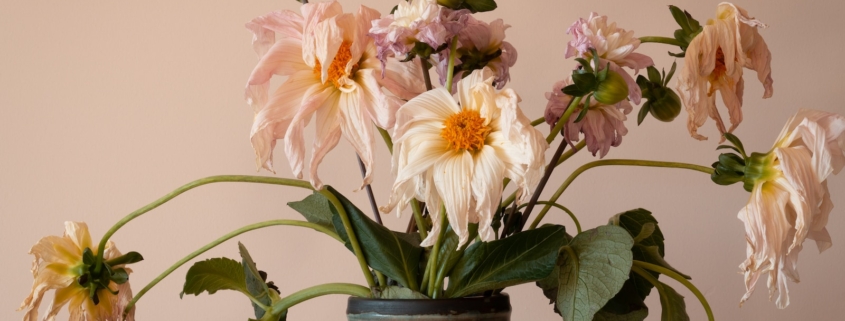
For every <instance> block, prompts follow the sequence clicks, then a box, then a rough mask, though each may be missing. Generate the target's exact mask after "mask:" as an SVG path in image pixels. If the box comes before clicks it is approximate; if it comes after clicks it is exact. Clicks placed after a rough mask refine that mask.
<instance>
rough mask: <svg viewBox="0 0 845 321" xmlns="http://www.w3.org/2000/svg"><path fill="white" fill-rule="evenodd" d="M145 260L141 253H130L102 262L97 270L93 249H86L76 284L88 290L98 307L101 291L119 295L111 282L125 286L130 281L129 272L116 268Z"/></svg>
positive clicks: (92, 300) (83, 252)
mask: <svg viewBox="0 0 845 321" xmlns="http://www.w3.org/2000/svg"><path fill="white" fill-rule="evenodd" d="M143 260H144V257H143V256H141V254H140V253H138V252H129V253H126V254H124V255H122V256H119V257H116V258H113V259H111V260H108V261H106V262H101V263H100V265H99V268H97V264H96V262H97V259H96V257H95V255H94V252H93V251H91V248H87V247H86V248H85V250H83V251H82V265H81V266H80V267H79V270H78V271H79V277H77V278H76V282H77V283H79V285H80V286H82V287H84V288H87V289H88V293H89V297H90V298H91V302H94V305H97V304H99V303H100V298H99V296H98V295H97V293H98V292H99V290H101V289H105V290H106V291H109V292H110V293H111V294H112V295H117V293H118V291H115V290H112V289H111V288H110V287H109V284H110V283H111V282H114V283H116V284H124V283H126V282H127V281H129V272H128V271H126V269H124V268H123V267H118V268H115V267H117V266H123V265H126V264H132V263H138V262H140V261H143Z"/></svg>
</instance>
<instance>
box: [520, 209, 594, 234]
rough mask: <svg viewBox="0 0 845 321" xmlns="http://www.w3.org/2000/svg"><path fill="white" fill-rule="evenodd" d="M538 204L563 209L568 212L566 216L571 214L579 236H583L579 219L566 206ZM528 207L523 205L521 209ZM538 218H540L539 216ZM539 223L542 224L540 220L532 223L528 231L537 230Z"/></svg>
mask: <svg viewBox="0 0 845 321" xmlns="http://www.w3.org/2000/svg"><path fill="white" fill-rule="evenodd" d="M537 204H540V205H551V206H554V207H557V208H559V209H561V210H562V211H564V212H566V214H569V217H570V218H572V221H573V222H575V229H576V230H578V234H581V223H580V222H578V218H577V217H575V214H574V213H572V211H570V210H569V209H568V208H566V206H563V205H560V204H558V203H555V202H546V201H538V202H537ZM526 205H527V204H522V205H520V206H519V208H523V207H525V206H526ZM537 218H539V216H538V217H537ZM539 223H540V220H538V219H535V220H534V222H532V223H531V226H529V227H528V229H529V230H533V229H535V228H537V224H539Z"/></svg>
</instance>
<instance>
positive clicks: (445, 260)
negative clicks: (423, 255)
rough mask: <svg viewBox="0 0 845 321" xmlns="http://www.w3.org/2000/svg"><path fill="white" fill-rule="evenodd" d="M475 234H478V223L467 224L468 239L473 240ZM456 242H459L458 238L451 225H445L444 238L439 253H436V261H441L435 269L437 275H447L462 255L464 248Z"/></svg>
mask: <svg viewBox="0 0 845 321" xmlns="http://www.w3.org/2000/svg"><path fill="white" fill-rule="evenodd" d="M476 236H478V224H469V237H468V239H469V240H473V239H475V237H476ZM458 242H460V239H459V238H458V235H457V234H455V232H454V231H453V230H452V226H449V227H447V228H446V238H445V239H444V240H443V243H442V244H441V245H440V254H438V255H437V257H438V258H439V259H438V262H439V263H441V265H440V266H439V267H438V269H437V274H438V275H449V273H451V272H452V269H453V268H454V267H455V265H456V264H458V261H460V259H461V257H463V255H464V252H465V250H462V249H459V248H458ZM464 247H466V246H464Z"/></svg>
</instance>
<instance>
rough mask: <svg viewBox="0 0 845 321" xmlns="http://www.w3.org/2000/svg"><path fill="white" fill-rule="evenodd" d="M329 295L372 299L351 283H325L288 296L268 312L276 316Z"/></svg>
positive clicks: (364, 291) (364, 289) (367, 292)
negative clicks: (311, 300)
mask: <svg viewBox="0 0 845 321" xmlns="http://www.w3.org/2000/svg"><path fill="white" fill-rule="evenodd" d="M329 294H347V295H352V296H357V297H362V298H369V297H372V295H371V293H370V289H367V288H365V287H363V286H360V285H357V284H351V283H327V284H320V285H317V286H312V287H310V288H307V289H304V290H301V291H298V292H295V293H293V294H291V295H288V296H286V297H284V298H282V299H281V300H279V302H276V304H273V309H272V310H270V313H271V314H273V315H277V314H279V313H282V311H284V310H287V309H290V308H291V307H292V306H294V305H297V304H299V303H302V302H305V301H308V300H310V299H313V298H316V297H319V296H324V295H329Z"/></svg>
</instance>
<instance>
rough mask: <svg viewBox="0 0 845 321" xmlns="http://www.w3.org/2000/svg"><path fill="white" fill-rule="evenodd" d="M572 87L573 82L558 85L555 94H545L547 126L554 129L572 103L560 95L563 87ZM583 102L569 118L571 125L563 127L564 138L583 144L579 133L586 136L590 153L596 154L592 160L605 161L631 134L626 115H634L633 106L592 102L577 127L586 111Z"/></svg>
mask: <svg viewBox="0 0 845 321" xmlns="http://www.w3.org/2000/svg"><path fill="white" fill-rule="evenodd" d="M571 84H572V78H567V79H565V80H561V81H558V82H557V83H555V85H554V87H553V88H552V92H548V93H546V99H548V100H549V102H548V104H546V112H545V119H546V123H548V124H549V125H550V126H552V127H554V125H555V124H556V123H557V122H558V120H559V119H560V117H561V115H563V113H564V112H565V111H566V109H567V108H568V107H569V104H570V103H571V102H572V97H571V96H569V95H567V94H564V93H563V92H561V89H562V88H563V87H566V86H568V85H571ZM584 102H585V100H582V102H581V105H580V106H579V107H578V108H577V109H575V111H574V112H573V113H572V116H570V117H569V122H568V123H567V124H566V127H564V128H565V130H566V131H565V132H564V138H565V139H567V140H569V141H570V142H577V141H579V140H580V138H579V137H580V133H584V139H585V140H586V141H587V150H589V151H590V152H591V153H593V156H596V154H597V153H598V154H599V158H604V156H605V155H607V152H608V151H610V147H617V146H619V144H621V143H622V136H625V135H627V134H628V128H627V127H625V123H624V121H625V120H627V119H628V117H626V115H628V114H629V113H631V110H633V106H631V103H629V102H628V101H627V100H622V101H620V102H619V103H617V104H615V105H605V104H602V103H600V102H598V100H595V99H591V100H590V106H588V108H589V110H587V114H586V115H585V116H584V118H583V119H581V121H580V122H577V123H576V122H575V120H576V119H577V116H578V114H579V113H580V112H581V110H583V108H584V105H583V104H584Z"/></svg>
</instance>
